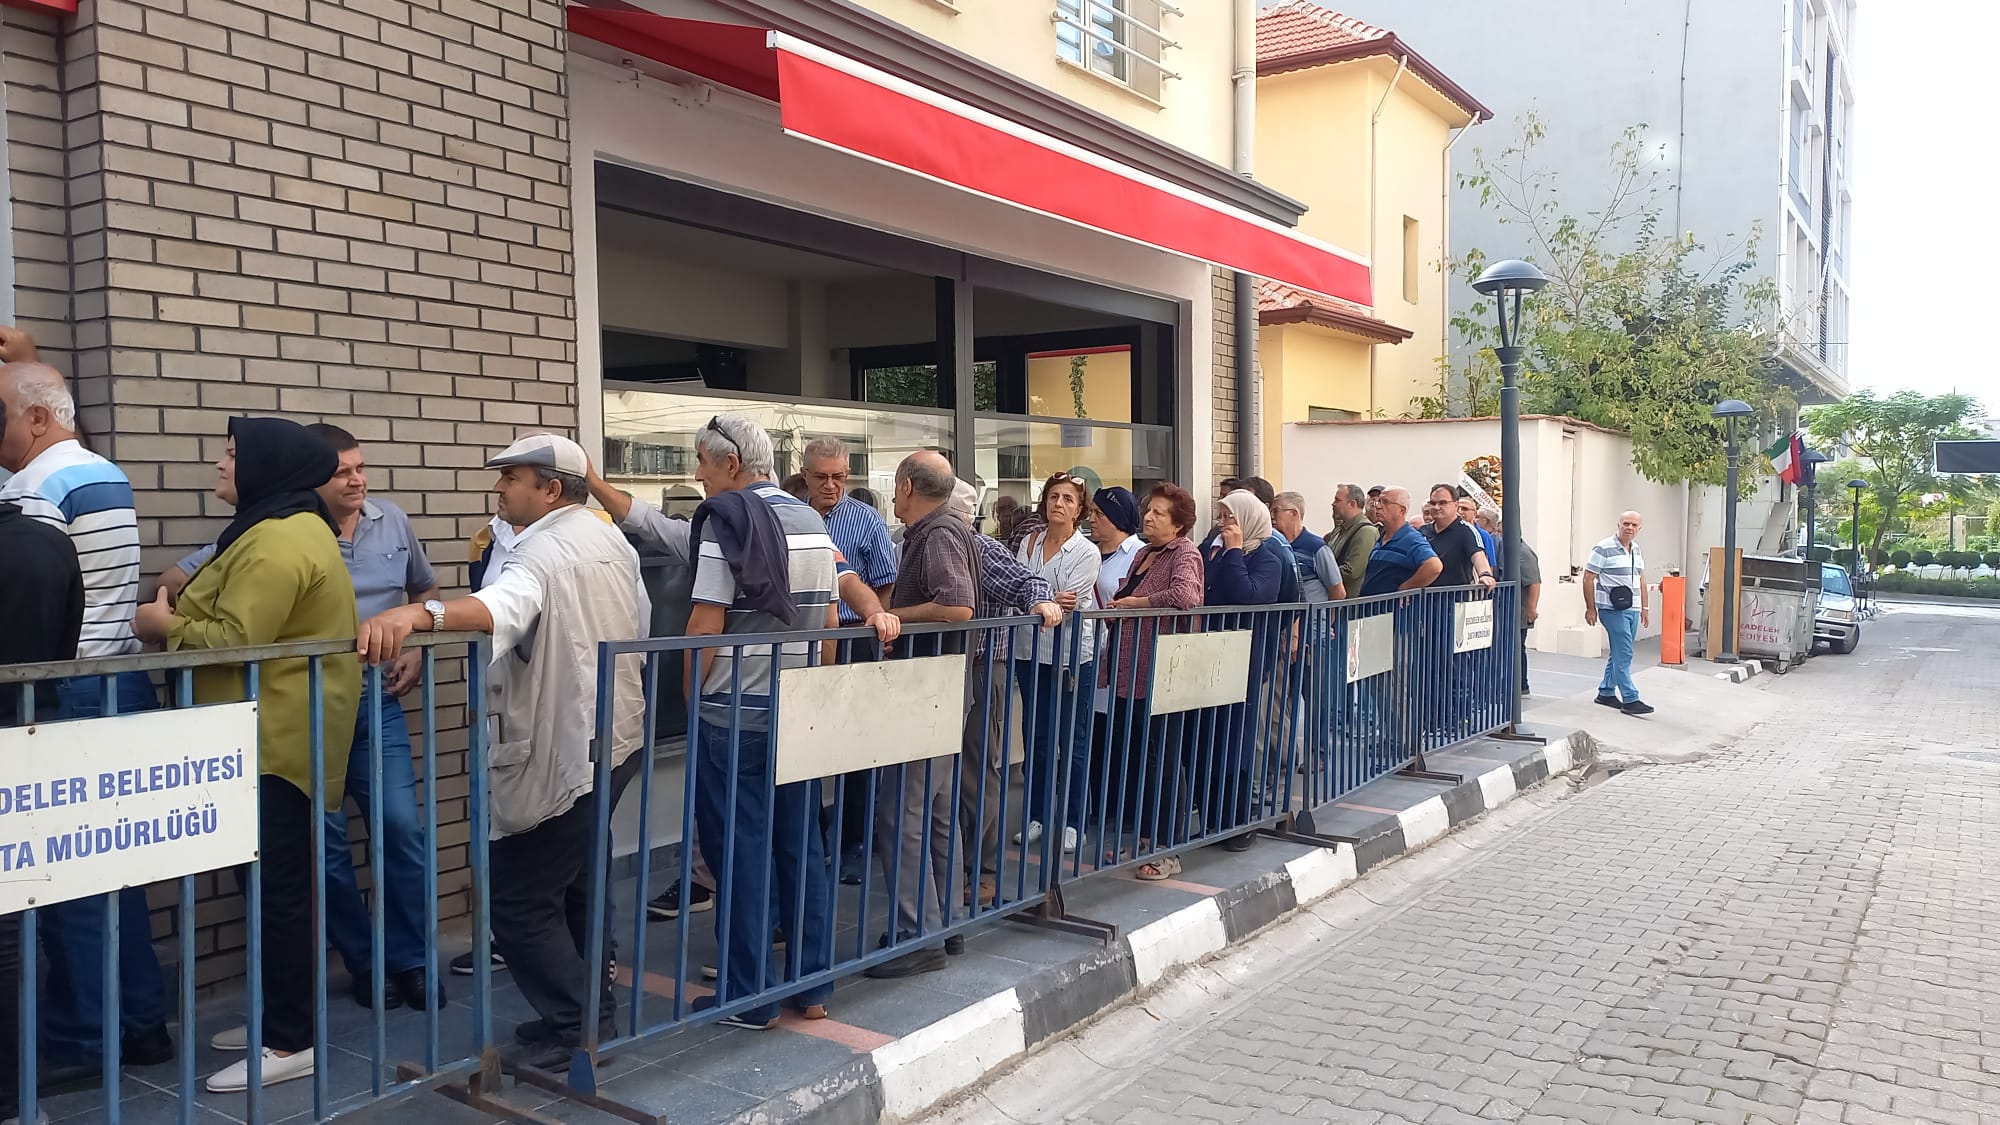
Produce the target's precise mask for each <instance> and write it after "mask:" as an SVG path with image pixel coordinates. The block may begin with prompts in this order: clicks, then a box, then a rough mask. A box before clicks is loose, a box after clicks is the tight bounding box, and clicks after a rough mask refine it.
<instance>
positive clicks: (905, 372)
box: [856, 355, 999, 410]
mask: <svg viewBox="0 0 2000 1125" xmlns="http://www.w3.org/2000/svg"><path fill="white" fill-rule="evenodd" d="M856 359H857V362H859V363H864V364H865V363H867V362H868V359H867V358H866V356H865V355H863V356H857V357H856ZM858 371H859V381H860V385H861V395H862V397H863V398H864V399H866V400H867V401H869V402H879V403H884V404H889V405H896V406H934V407H946V406H950V405H951V396H950V395H949V394H947V393H946V392H945V390H944V388H943V387H941V386H940V385H939V383H938V371H937V365H936V364H934V363H905V364H895V363H891V364H887V365H885V366H881V367H866V366H863V367H859V368H858ZM998 379H999V372H998V366H997V365H996V364H994V363H993V362H991V361H983V362H978V363H974V364H973V365H972V399H973V405H972V408H973V409H974V410H995V409H998V406H997V403H998V401H999V399H998V394H997V391H996V389H995V388H996V384H997V382H998Z"/></svg>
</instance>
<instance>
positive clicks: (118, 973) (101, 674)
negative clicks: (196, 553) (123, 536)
mask: <svg viewBox="0 0 2000 1125" xmlns="http://www.w3.org/2000/svg"><path fill="white" fill-rule="evenodd" d="M411 644H412V645H413V646H419V647H421V649H422V654H423V655H422V678H421V684H420V691H421V696H420V701H419V702H420V711H421V718H422V745H421V750H422V770H423V772H422V775H421V780H422V782H423V788H424V797H423V823H424V824H425V825H426V827H427V828H428V829H429V831H428V833H427V840H428V846H427V848H426V850H425V855H424V871H423V880H424V888H423V889H424V898H425V902H426V907H425V911H424V923H425V931H426V933H425V957H426V974H425V975H426V984H427V987H428V988H429V996H430V997H431V998H432V1000H433V1002H432V1003H430V1004H427V1005H426V1008H425V1015H424V1025H425V1026H424V1029H423V1040H422V1041H423V1051H422V1054H423V1058H422V1061H421V1062H413V1061H409V1060H398V1059H394V1058H392V1056H391V1054H390V1050H389V1038H388V1025H387V1013H386V1008H385V1004H384V981H385V979H386V974H385V972H384V963H383V948H384V904H383V896H382V894H381V888H382V887H383V886H384V875H383V856H382V842H383V839H384V836H383V824H384V809H383V801H384V786H383V784H382V772H383V754H382V745H381V740H382V735H381V732H382V724H381V721H380V720H381V708H383V707H386V706H390V705H391V704H389V703H387V702H386V701H385V700H384V699H383V693H382V690H381V684H382V677H383V674H384V669H382V668H374V669H366V670H364V672H363V697H362V698H363V700H364V702H363V703H362V704H361V706H362V707H363V708H364V709H368V713H369V716H370V718H371V719H372V720H373V722H372V724H371V728H370V729H371V731H372V733H371V735H370V737H369V739H368V746H369V756H370V762H371V767H370V770H371V773H370V780H371V784H370V800H369V801H368V803H367V808H366V809H365V810H364V815H365V817H366V821H367V824H368V828H369V852H370V864H369V866H370V874H371V883H372V886H373V888H374V893H372V894H371V895H370V900H371V902H370V909H369V915H370V918H369V923H370V931H371V935H372V956H373V966H372V967H373V970H374V971H373V974H372V977H373V985H372V991H373V996H372V999H373V1001H374V1011H375V1018H374V1027H373V1032H374V1034H373V1036H372V1037H371V1038H372V1041H371V1042H370V1044H369V1049H368V1051H367V1052H366V1058H367V1063H368V1069H367V1078H366V1080H365V1083H366V1084H365V1087H364V1086H360V1085H356V1084H355V1081H354V1078H353V1076H352V1075H349V1074H347V1073H346V1072H345V1067H344V1066H343V1067H342V1068H341V1070H342V1073H340V1074H336V1073H335V1069H336V1068H335V1066H334V1052H335V1050H336V1048H335V1047H334V1043H333V1040H332V1037H331V1036H330V1034H329V1028H328V1016H327V1009H328V1003H327V999H328V997H327V971H326V923H325V914H326V866H325V862H324V857H325V854H326V853H325V833H326V816H325V814H324V813H323V812H322V810H323V809H324V807H325V801H324V798H325V796H326V792H325V785H326V778H325V768H324V767H325V764H326V761H327V753H328V743H327V737H328V732H327V731H326V729H325V727H326V713H325V686H326V664H327V662H328V661H329V660H332V659H347V660H351V659H353V651H354V642H353V641H352V640H333V641H310V642H296V643H285V644H274V645H263V646H254V647H246V648H234V649H215V650H193V649H186V650H181V651H178V652H171V653H154V654H145V655H138V656H125V657H113V658H102V659H92V660H76V661H66V662H61V663H52V664H40V665H11V666H4V667H0V691H7V692H10V693H18V694H17V699H18V704H17V706H16V708H15V718H16V724H15V725H16V726H30V725H33V726H36V727H40V728H44V729H50V730H53V729H55V728H58V727H62V726H64V725H66V724H68V723H72V722H74V723H87V722H93V721H96V717H102V718H106V719H109V718H116V717H119V716H121V715H124V716H126V717H127V718H130V717H131V712H132V711H134V710H152V709H154V708H155V707H157V706H158V693H157V688H156V687H155V686H154V685H153V683H152V681H151V679H150V677H152V676H153V675H155V674H158V675H160V676H161V677H162V678H163V680H164V681H165V683H164V686H165V688H166V690H167V694H168V699H169V709H170V710H177V711H178V710H187V709H191V708H196V707H197V704H196V703H195V674H196V671H197V670H198V669H204V668H216V667H232V666H233V667H237V668H240V669H241V697H242V698H243V699H246V700H255V699H257V698H258V695H259V692H258V686H259V680H260V675H261V673H262V672H263V671H264V670H265V669H267V668H271V667H277V666H282V665H283V664H285V663H287V662H296V661H304V662H305V664H306V678H307V707H308V715H307V723H308V728H309V732H310V734H309V766H308V768H309V770H310V772H311V777H312V781H311V785H310V788H311V790H312V792H310V793H309V794H305V795H304V796H305V797H306V798H307V799H308V800H309V801H310V802H311V810H312V811H311V817H310V822H311V823H310V828H309V831H308V830H307V829H305V828H304V827H303V826H302V827H301V831H302V832H304V833H305V834H308V835H309V836H310V840H311V848H312V853H311V854H312V858H313V861H314V862H312V863H311V865H310V874H309V875H307V874H306V873H303V872H297V871H286V872H284V873H283V875H282V876H281V877H283V878H301V877H303V878H306V879H307V881H308V882H309V883H310V889H309V894H310V898H309V901H308V903H307V906H308V907H309V909H310V913H311V918H312V919H313V922H312V923H311V926H312V937H313V938H314V939H316V940H314V941H313V946H314V948H313V950H312V952H311V953H310V955H309V956H310V962H311V981H310V987H311V992H312V996H311V1003H312V1005H313V1015H312V1050H313V1055H314V1063H315V1065H314V1068H313V1074H312V1078H311V1081H310V1089H311V1095H310V1103H311V1104H310V1110H311V1117H312V1119H313V1120H315V1121H318V1120H323V1119H325V1118H327V1117H329V1116H331V1115H333V1114H335V1113H338V1112H342V1111H345V1110H348V1109H351V1108H354V1107H356V1106H359V1105H362V1104H366V1103H368V1102H372V1101H375V1100H378V1099H380V1098H384V1097H387V1096H390V1095H393V1094H396V1093H399V1092H401V1091H403V1090H407V1089H411V1088H413V1087H417V1086H421V1085H423V1084H425V1083H427V1082H432V1081H436V1080H437V1079H438V1078H439V1077H441V1076H443V1075H446V1074H449V1073H453V1072H457V1071H465V1070H469V1069H471V1068H472V1067H474V1066H476V1065H477V1064H478V1062H479V1060H480V1057H481V1055H482V1054H483V1053H484V1051H485V1049H486V1046H487V1044H488V1043H489V1042H490V1040H491V1035H490V1026H489V1024H488V1022H487V1020H488V1015H487V1011H486V1003H485V1001H486V998H487V997H488V995H489V994H490V983H489V982H486V981H481V982H479V984H478V986H477V988H476V992H477V995H476V996H475V998H474V1002H473V1005H472V1008H471V1012H472V1017H471V1019H470V1020H467V1021H463V1022H464V1024H465V1026H463V1027H455V1026H449V1024H450V1023H456V1022H459V1021H448V1020H447V1018H446V1016H445V1015H444V1013H443V1012H441V1011H440V1010H439V1006H438V1005H437V1004H436V1003H435V1002H434V1001H435V998H436V997H437V996H438V994H439V982H440V979H441V971H442V966H441V965H440V964H439V962H438V950H439V938H440V933H439V924H438V911H437V897H438V896H437V880H438V834H437V827H438V800H439V797H438V788H439V786H438V781H439V776H438V753H439V748H438V741H439V735H438V716H437V708H438V706H439V703H438V682H437V659H438V653H439V652H440V650H441V649H444V648H445V646H464V649H465V652H466V655H467V656H468V657H469V659H467V660H466V682H467V685H468V690H469V699H470V700H471V701H473V703H474V704H475V706H476V704H477V702H478V701H479V700H480V699H482V698H483V696H484V686H483V684H484V676H485V670H486V663H487V657H486V654H487V639H486V638H485V637H484V636H478V635H473V634H444V635H431V636H421V637H416V638H412V640H411ZM135 674H136V676H135ZM136 682H144V684H145V690H144V691H143V692H138V695H140V696H143V697H145V698H144V699H143V701H141V702H138V703H137V704H136V705H135V703H134V701H133V700H131V699H127V698H126V695H128V694H130V693H132V692H135V691H137V689H136V687H134V684H135V683H136ZM90 697H95V699H94V700H93V702H94V703H95V706H90V707H76V706H73V705H70V704H68V703H65V704H56V705H52V704H55V701H57V700H59V699H67V700H70V701H72V702H73V701H74V700H75V699H78V698H83V699H86V700H88V699H90ZM400 705H401V704H400V703H398V704H395V706H400ZM201 706H207V705H201ZM467 731H468V735H467V742H468V756H467V769H468V772H469V773H470V774H471V775H472V779H473V784H472V796H471V799H470V802H469V806H468V810H467V813H468V819H469V821H470V823H471V826H472V831H473V833H474V837H475V839H483V837H484V831H485V829H484V825H485V820H486V806H485V799H484V784H483V780H484V775H485V759H486V750H485V741H484V739H485V727H484V724H483V723H478V722H469V723H468V724H467ZM107 737H144V731H143V730H142V729H121V730H119V731H116V732H107ZM334 737H336V738H339V739H344V740H347V741H348V744H349V745H350V746H351V745H352V741H353V739H354V734H353V732H351V731H337V732H334ZM195 749H198V748H193V747H189V748H176V749H175V752H176V753H179V752H182V750H195ZM266 784H268V782H267V783H266ZM470 850H471V854H472V865H473V878H472V906H473V916H474V929H475V930H476V931H478V932H480V933H482V934H483V932H484V926H485V920H486V889H487V881H486V878H485V872H484V862H483V861H484V849H483V848H482V847H477V846H475V847H473V848H472V849H470ZM218 874H220V873H218ZM270 874H271V873H270V871H269V870H268V869H267V868H266V866H265V865H264V864H263V863H262V862H261V860H259V859H253V860H251V861H250V862H249V863H248V864H247V865H246V866H244V867H243V868H241V869H239V871H238V876H239V880H240V883H241V888H242V891H243V894H244V897H245V899H246V908H245V978H246V979H245V996H244V1001H245V1003H244V1007H245V1009H246V1011H245V1013H244V1015H245V1017H246V1022H245V1027H244V1029H243V1039H244V1042H245V1043H246V1044H247V1046H246V1060H247V1069H248V1080H249V1081H248V1086H247V1088H246V1089H245V1090H243V1091H242V1092H240V1093H222V1094H217V1093H209V1092H207V1091H206V1090H205V1089H203V1088H201V1087H199V1086H197V1073H196V1065H195V1064H196V1052H197V1049H198V1048H197V1043H196V1040H195V1036H196V1035H197V1033H198V1032H197V1025H198V1024H200V1023H203V1022H210V1023H212V1022H213V1020H208V1021H204V1020H203V1019H202V1016H203V1010H204V1009H203V1006H201V1005H197V1003H196V993H197V985H196V973H195V969H196V959H197V944H196V940H195V939H196V932H195V931H196V913H195V907H196V874H195V873H189V874H184V875H182V876H180V877H179V878H177V879H175V880H174V885H175V886H176V890H177V903H176V908H175V915H174V918H175V929H176V931H177V933H176V939H177V945H178V952H179V963H178V966H177V971H176V973H175V978H176V985H175V992H176V994H177V995H176V1003H175V1005H174V1007H173V1008H172V1009H171V1010H170V1013H171V1014H172V1015H173V1016H175V1017H177V1021H178V1023H179V1028H178V1031H179V1037H178V1039H179V1041H178V1045H177V1048H176V1050H175V1052H174V1060H173V1063H172V1077H171V1078H168V1077H166V1075H165V1074H164V1073H163V1074H162V1075H161V1076H160V1077H159V1078H156V1079H154V1084H155V1085H159V1086H163V1087H165V1088H167V1089H168V1090H169V1091H170V1092H171V1093H173V1094H174V1096H175V1100H176V1109H177V1118H178V1120H180V1121H182V1122H192V1121H195V1120H196V1119H197V1118H198V1116H201V1115H202V1113H203V1111H202V1110H201V1109H198V1108H197V1107H198V1106H205V1107H208V1108H209V1109H213V1110H217V1111H220V1112H222V1113H225V1114H227V1115H229V1116H232V1117H236V1116H241V1117H242V1118H244V1119H246V1120H249V1121H253V1122H256V1121H264V1120H267V1119H269V1118H270V1117H271V1116H273V1113H272V1112H271V1111H270V1110H269V1109H268V1108H267V1106H268V1104H269V1103H270V1101H271V1099H272V1096H273V1091H283V1090H285V1089H287V1087H283V1086H274V1087H271V1088H270V1089H266V1088H265V1087H264V1086H263V1085H262V1081H261V1079H262V1073H261V1072H262V1069H263V1068H262V1062H263V1056H262V1052H261V1050H259V1049H258V1045H259V1044H261V1043H262V1040H263V1034H262V1033H263V1024H264V1006H265V1004H264V1002H265V999H266V997H265V981H264V979H263V978H264V969H265V966H266V957H267V954H270V953H272V952H273V950H272V949H271V943H270V942H269V941H267V940H266V935H265V934H264V925H263V910H262V908H263V906H264V900H265V895H266V892H267V880H268V878H269V877H270ZM130 889H131V888H126V890H130ZM141 889H143V888H141ZM295 889H296V888H294V890H295ZM124 893H125V892H124V891H113V892H111V893H108V894H104V895H101V896H97V898H96V899H95V901H98V902H101V903H102V909H103V916H104V935H105V940H104V947H103V950H102V962H101V972H102V976H103V980H102V992H103V1004H102V1011H101V1014H100V1018H101V1024H100V1026H99V1029H98V1033H99V1036H100V1038H101V1048H100V1057H99V1060H98V1062H99V1068H100V1074H99V1076H98V1078H97V1079H96V1081H95V1083H94V1086H91V1087H79V1088H75V1089H68V1090H63V1091H57V1092H53V1093H47V1092H44V1091H43V1090H42V1089H41V1081H40V1078H41V1075H40V1058H39V1056H40V1046H41V1041H40V1035H41V1033H42V1031H43V1030H44V1021H43V1019H42V1018H41V1016H42V1014H41V1012H40V1011H39V1009H40V1007H41V1006H42V1004H41V1001H42V997H41V995H40V991H41V974H40V972H39V971H38V970H39V969H40V967H41V965H40V963H41V961H42V959H43V958H42V957H41V949H40V943H41V942H42V941H44V940H52V939H51V937H50V934H49V932H48V931H47V929H46V927H44V926H41V925H40V924H39V922H40V921H41V919H40V915H41V914H43V913H44V912H45V911H48V910H52V909H60V908H61V907H62V906H64V905H67V904H65V903H57V904H54V905H53V906H50V905H37V906H32V907H30V908H28V909H24V910H22V911H20V913H19V916H18V918H17V919H10V920H8V921H6V922H5V923H4V926H5V928H6V930H8V931H9V932H10V936H11V935H18V939H19V950H18V952H19V955H20V963H19V965H18V972H10V973H9V974H8V975H9V983H10V984H12V985H14V986H15V987H14V988H13V989H10V990H9V991H14V992H16V996H17V998H18V1000H17V1002H18V1012H12V1011H10V1012H5V1013H0V1019H8V1020H10V1021H15V1017H16V1016H17V1015H18V1020H17V1021H15V1026H16V1028H17V1034H18V1047H19V1053H18V1066H10V1067H9V1069H10V1070H12V1071H13V1074H12V1075H11V1077H13V1078H14V1079H15V1080H16V1081H17V1082H18V1093H19V1113H20V1116H21V1118H22V1119H23V1120H29V1121H32V1120H35V1119H36V1114H37V1113H38V1111H41V1110H43V1109H44V1108H45V1107H47V1106H48V1105H49V1104H50V1103H51V1102H53V1103H54V1106H53V1107H54V1108H55V1109H56V1110H57V1111H58V1112H67V1113H75V1112H77V1111H78V1110H80V1109H86V1110H88V1111H90V1112H91V1113H92V1115H93V1116H92V1120H98V1121H104V1122H108V1123H110V1125H116V1123H117V1122H118V1121H119V1119H120V1117H121V1113H122V1108H123V1107H122V1098H121V1094H122V1092H123V1091H122V1086H123V1083H122V1079H121V1074H120V1064H121V1061H122V1060H121V1058H120V1053H121V1052H120V1044H121V1039H122V1032H123V1028H122V1022H123V1016H124V1010H123V989H122V988H121V984H125V983H128V982H127V980H126V978H127V976H128V975H129V974H128V972H127V970H128V969H129V966H126V965H124V964H123V963H122V962H123V960H124V958H125V955H126V954H128V953H129V952H130V951H129V950H126V949H122V948H121V945H122V943H121V940H120V924H119V923H120V914H119V912H120V900H121V898H122V897H123V896H124ZM77 901H86V902H87V901H92V900H88V899H86V900H77ZM135 901H137V900H136V899H135ZM280 952H281V953H282V955H285V956H287V957H299V956H300V954H299V951H297V950H296V949H286V950H281V951H280ZM148 953H149V955H150V950H148ZM11 968H13V967H11V966H10V969H11ZM163 1014H168V1013H163ZM209 1014H210V1015H211V1016H213V1015H215V1014H217V1013H215V1012H213V1010H212V1009H211V1010H209ZM209 1030H210V1031H212V1030H213V1029H212V1028H211V1029H209ZM448 1033H449V1034H450V1039H449V1040H447V1039H446V1035H447V1034H448ZM357 1053H359V1052H357ZM14 1061H15V1060H8V1062H9V1063H10V1064H11V1063H13V1062H14ZM161 1069H162V1071H163V1072H164V1071H165V1069H166V1064H162V1066H161ZM336 1083H340V1086H339V1087H338V1088H336V1085H335V1084H336ZM93 1089H94V1090H95V1094H93V1093H92V1092H91V1090H93ZM280 1096H281V1097H283V1098H284V1099H285V1100H286V1101H288V1102H290V1101H295V1100H296V1099H295V1098H294V1097H293V1096H291V1095H280ZM100 1098H101V1101H99V1100H97V1099H100ZM302 1108H304V1107H300V1106H296V1105H290V1106H288V1107H287V1108H286V1109H284V1110H283V1112H282V1114H279V1115H284V1116H290V1115H294V1114H296V1113H298V1112H299V1111H300V1109H302Z"/></svg>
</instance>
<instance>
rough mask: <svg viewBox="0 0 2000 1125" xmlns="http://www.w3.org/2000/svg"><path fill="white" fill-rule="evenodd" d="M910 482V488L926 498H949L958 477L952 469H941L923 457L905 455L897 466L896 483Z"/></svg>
mask: <svg viewBox="0 0 2000 1125" xmlns="http://www.w3.org/2000/svg"><path fill="white" fill-rule="evenodd" d="M904 481H909V482H910V490H911V491H912V492H915V493H916V494H917V495H918V496H921V497H923V498H924V499H926V500H949V499H951V490H952V488H953V487H954V486H955V485H957V484H958V478H957V477H955V476H953V475H952V474H951V472H950V470H948V469H946V470H939V469H937V468H936V467H934V466H932V465H929V464H926V463H925V461H924V459H923V458H918V457H905V458H903V463H902V464H900V465H897V466H896V483H897V484H902V483H903V482H904Z"/></svg>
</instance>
